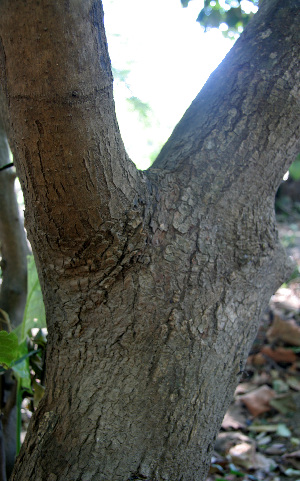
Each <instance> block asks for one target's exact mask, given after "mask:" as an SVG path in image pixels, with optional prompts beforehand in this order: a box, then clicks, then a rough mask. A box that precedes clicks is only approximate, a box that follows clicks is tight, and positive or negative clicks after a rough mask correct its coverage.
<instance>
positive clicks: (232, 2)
mask: <svg viewBox="0 0 300 481" xmlns="http://www.w3.org/2000/svg"><path fill="white" fill-rule="evenodd" d="M189 2H190V0H181V3H182V6H183V7H187V6H188V3H189ZM258 4H259V0H204V7H203V8H202V10H201V12H200V13H199V15H198V18H197V22H199V23H200V25H202V26H203V27H204V28H205V30H209V29H210V28H220V27H221V29H222V30H223V35H224V36H225V37H234V36H235V35H236V34H240V33H241V32H242V31H243V29H244V27H245V26H246V25H247V23H248V22H249V20H251V18H252V17H253V15H254V13H255V12H256V10H257V8H258Z"/></svg>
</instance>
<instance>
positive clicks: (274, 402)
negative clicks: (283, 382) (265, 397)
mask: <svg viewBox="0 0 300 481" xmlns="http://www.w3.org/2000/svg"><path fill="white" fill-rule="evenodd" d="M270 405H271V406H272V407H273V408H275V409H277V411H278V412H280V413H281V414H284V415H286V414H288V413H291V412H296V411H297V405H296V403H295V400H294V396H293V394H291V393H289V394H283V395H279V396H276V398H275V399H271V400H270Z"/></svg>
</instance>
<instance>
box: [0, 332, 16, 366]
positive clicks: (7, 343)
mask: <svg viewBox="0 0 300 481" xmlns="http://www.w3.org/2000/svg"><path fill="white" fill-rule="evenodd" d="M18 357H19V342H18V337H17V335H16V334H15V333H14V332H6V331H0V364H1V365H2V366H3V367H5V368H6V369H8V368H9V367H10V365H11V363H12V362H13V361H15V360H16V359H17V358H18Z"/></svg>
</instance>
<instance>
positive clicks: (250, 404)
mask: <svg viewBox="0 0 300 481" xmlns="http://www.w3.org/2000/svg"><path fill="white" fill-rule="evenodd" d="M274 396H275V392H274V391H273V389H271V388H270V387H269V386H267V385H264V386H261V387H259V388H258V389H255V390H254V391H251V392H249V393H247V394H244V395H243V396H240V400H241V401H243V403H244V404H245V406H246V407H247V409H248V411H249V412H250V413H251V414H252V416H258V415H259V414H262V413H265V412H267V411H270V409H271V407H270V400H271V399H273V398H274Z"/></svg>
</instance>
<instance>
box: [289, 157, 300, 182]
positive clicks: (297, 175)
mask: <svg viewBox="0 0 300 481" xmlns="http://www.w3.org/2000/svg"><path fill="white" fill-rule="evenodd" d="M289 173H290V176H291V178H292V179H293V180H300V154H298V155H297V157H296V160H295V161H294V162H293V163H292V165H291V166H290V168H289Z"/></svg>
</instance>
